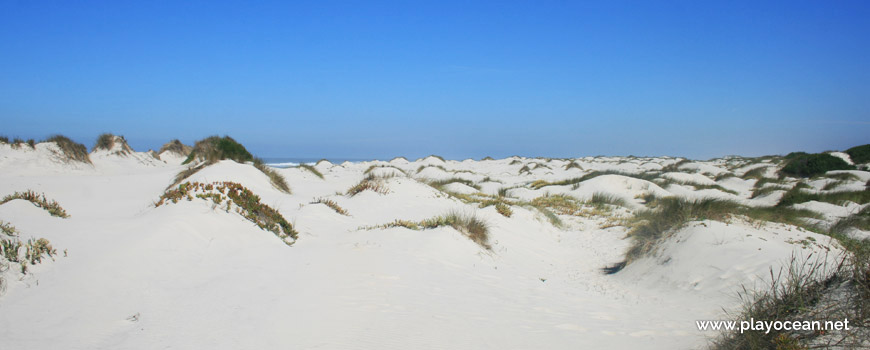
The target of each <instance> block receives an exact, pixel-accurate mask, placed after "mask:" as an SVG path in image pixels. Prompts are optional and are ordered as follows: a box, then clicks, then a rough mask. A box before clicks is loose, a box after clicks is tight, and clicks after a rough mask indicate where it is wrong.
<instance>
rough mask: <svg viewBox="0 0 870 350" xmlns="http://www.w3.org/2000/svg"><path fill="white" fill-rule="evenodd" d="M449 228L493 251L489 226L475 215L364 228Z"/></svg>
mask: <svg viewBox="0 0 870 350" xmlns="http://www.w3.org/2000/svg"><path fill="white" fill-rule="evenodd" d="M442 226H449V227H452V228H453V229H455V230H457V231H459V232H460V233H462V234H463V235H465V236H466V237H468V238H469V239H471V240H472V241H473V242H474V243H477V244H478V245H480V246H481V247H483V248H484V249H487V250H492V246H491V245H490V244H489V225H488V224H487V223H486V221H483V220H482V219H480V218H478V217H477V216H474V215H473V214H465V213H460V212H456V211H452V212H449V213H446V214H444V215H439V216H436V217H432V218H429V219H424V220H422V221H408V220H398V219H397V220H395V221H393V222H391V223H387V224H383V225H377V226H370V227H364V229H368V230H371V229H378V228H390V227H404V228H407V229H411V230H415V231H418V230H426V229H433V228H436V227H442Z"/></svg>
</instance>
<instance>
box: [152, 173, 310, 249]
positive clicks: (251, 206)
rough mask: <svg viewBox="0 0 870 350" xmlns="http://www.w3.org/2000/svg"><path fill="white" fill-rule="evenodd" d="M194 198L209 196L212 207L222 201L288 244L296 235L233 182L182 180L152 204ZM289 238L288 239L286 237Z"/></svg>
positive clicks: (287, 224) (252, 194) (277, 214)
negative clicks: (182, 181)
mask: <svg viewBox="0 0 870 350" xmlns="http://www.w3.org/2000/svg"><path fill="white" fill-rule="evenodd" d="M194 198H199V199H203V200H209V201H211V202H212V203H214V205H215V207H218V206H220V205H221V204H222V203H224V202H226V210H227V211H229V210H230V209H231V208H232V207H233V206H235V208H236V212H237V213H238V214H239V215H241V216H242V217H244V218H246V219H248V220H249V221H251V222H253V223H254V224H256V225H257V226H258V227H259V228H260V229H263V230H266V231H270V232H272V233H274V234H275V235H276V236H278V237H279V238H281V239H282V240H283V241H284V242H285V243H287V244H292V243H293V242H295V240H296V239H297V236H298V234H297V232H296V231H295V230H294V229H293V226H292V225H290V223H289V222H287V220H286V219H284V217H283V216H282V215H281V213H279V212H278V211H277V210H275V209H273V208H271V207H269V206H268V205H265V204H263V203H261V202H260V197H259V196H257V195H255V194H254V193H253V192H251V190H249V189H247V188H245V187H244V186H242V185H241V184H238V183H235V182H215V183H210V184H204V183H200V182H185V183H183V184H181V185H179V186H178V188H175V189H171V190H168V191H166V192H165V193H163V195H162V196H160V199H159V200H158V201H157V202H156V203H155V204H154V206H155V207H160V206H161V205H164V204H168V203H170V202H172V203H178V201H180V200H183V199H186V200H188V201H192V200H193V199H194ZM288 237H290V238H292V241H288V240H287V238H288Z"/></svg>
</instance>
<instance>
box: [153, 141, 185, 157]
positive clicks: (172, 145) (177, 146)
mask: <svg viewBox="0 0 870 350" xmlns="http://www.w3.org/2000/svg"><path fill="white" fill-rule="evenodd" d="M190 151H193V147H190V146H188V145H185V144H183V143H181V141H179V140H178V139H174V140H172V141H169V142H167V143H166V144H164V145H163V147H160V150H159V151H157V154H163V152H170V153H175V154H177V155H183V156H188V155H190Z"/></svg>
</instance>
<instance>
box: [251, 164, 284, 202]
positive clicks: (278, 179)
mask: <svg viewBox="0 0 870 350" xmlns="http://www.w3.org/2000/svg"><path fill="white" fill-rule="evenodd" d="M253 165H254V167H255V168H257V169H258V170H260V171H261V172H262V173H263V174H266V176H268V177H269V182H271V183H272V186H273V187H275V188H277V189H278V190H279V191H281V192H284V193H288V194H289V193H291V191H290V186H289V185H287V180H285V179H284V176H283V175H281V174H280V173H278V171H277V170H275V169H272V167H270V166H268V165H266V163H263V160H262V159H260V158H254V161H253Z"/></svg>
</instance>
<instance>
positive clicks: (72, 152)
mask: <svg viewBox="0 0 870 350" xmlns="http://www.w3.org/2000/svg"><path fill="white" fill-rule="evenodd" d="M43 142H54V143H55V144H56V145H57V147H58V148H60V150H61V152H63V156H64V158H65V160H67V161H76V162H82V163H88V164H92V163H91V158H90V156H88V148H87V147H85V145H83V144H80V143H76V142H75V141H73V140H70V139H69V138H68V137H66V136H63V135H54V136H52V137H49V138H48V139H46V140H45V141H43Z"/></svg>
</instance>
